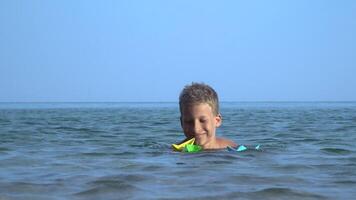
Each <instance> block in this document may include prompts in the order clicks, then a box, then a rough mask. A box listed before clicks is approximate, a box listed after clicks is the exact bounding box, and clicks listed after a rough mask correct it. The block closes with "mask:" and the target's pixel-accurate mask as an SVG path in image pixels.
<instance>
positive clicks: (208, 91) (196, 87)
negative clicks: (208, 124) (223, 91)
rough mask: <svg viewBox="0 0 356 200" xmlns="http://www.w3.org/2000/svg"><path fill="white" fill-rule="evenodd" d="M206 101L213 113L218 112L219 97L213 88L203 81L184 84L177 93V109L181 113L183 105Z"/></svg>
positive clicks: (216, 113)
mask: <svg viewBox="0 0 356 200" xmlns="http://www.w3.org/2000/svg"><path fill="white" fill-rule="evenodd" d="M200 103H207V104H208V105H209V106H210V107H211V108H212V110H213V114H214V115H218V114H219V98H218V94H217V93H216V92H215V90H214V89H213V88H212V87H210V86H209V85H206V84H204V83H194V82H193V83H192V84H190V85H186V86H185V87H184V88H183V90H182V92H181V93H180V95H179V109H180V113H181V114H182V110H183V107H185V106H190V105H195V104H200Z"/></svg>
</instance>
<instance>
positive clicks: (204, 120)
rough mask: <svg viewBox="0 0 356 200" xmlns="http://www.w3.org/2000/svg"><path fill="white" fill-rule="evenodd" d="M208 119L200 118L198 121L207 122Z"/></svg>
mask: <svg viewBox="0 0 356 200" xmlns="http://www.w3.org/2000/svg"><path fill="white" fill-rule="evenodd" d="M207 121H208V120H207V119H201V120H200V123H205V122H207Z"/></svg>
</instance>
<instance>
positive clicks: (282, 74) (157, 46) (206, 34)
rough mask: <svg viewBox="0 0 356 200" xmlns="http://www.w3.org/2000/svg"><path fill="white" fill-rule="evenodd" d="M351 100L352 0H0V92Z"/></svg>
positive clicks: (355, 41)
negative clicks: (186, 89) (196, 88)
mask: <svg viewBox="0 0 356 200" xmlns="http://www.w3.org/2000/svg"><path fill="white" fill-rule="evenodd" d="M192 81H195V82H205V83H207V84H210V85H212V86H213V87H214V88H215V89H216V90H217V92H218V93H219V95H220V99H221V100H222V101H355V100H356V89H355V88H356V1H354V0H341V1H337V0H333V1H328V0H312V1H310V0H295V1H285V0H281V1H273V0H272V1H265V0H261V1H257V0H252V1H238V0H231V1H208V0H194V1H188V0H177V1H167V0H162V1H154V0H150V1H144V0H142V1H135V0H127V1H124V0H118V1H114V0H113V1H79V0H75V1H72V0H68V1H62V0H58V1H55V0H53V1H52V0H51V1H39V0H38V1H31V0H22V1H18V0H2V1H0V102H13V101H16V102H23V101H24V102H28V101H36V102H38V101H39V102H42V101H105V102H107V101H177V98H178V95H179V92H180V90H181V89H182V87H183V86H184V85H186V84H188V83H191V82H192Z"/></svg>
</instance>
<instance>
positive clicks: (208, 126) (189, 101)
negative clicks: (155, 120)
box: [179, 83, 237, 149]
mask: <svg viewBox="0 0 356 200" xmlns="http://www.w3.org/2000/svg"><path fill="white" fill-rule="evenodd" d="M179 108H180V113H181V117H180V122H181V126H182V128H183V131H184V135H185V136H186V137H187V138H186V139H185V140H184V141H182V142H181V143H183V142H185V141H188V140H190V139H192V138H195V141H194V143H195V144H197V145H200V146H201V147H202V148H203V149H222V148H226V147H227V146H231V147H236V146H237V145H236V143H234V142H233V141H231V140H228V139H224V138H218V137H216V135H215V131H216V128H217V127H219V126H220V125H221V123H222V117H221V114H220V113H219V99H218V95H217V93H216V92H215V90H214V89H213V88H211V87H210V86H208V85H206V84H203V83H192V84H191V85H187V86H185V87H184V89H183V91H182V92H181V94H180V96H179Z"/></svg>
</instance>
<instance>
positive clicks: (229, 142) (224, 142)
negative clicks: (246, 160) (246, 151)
mask: <svg viewBox="0 0 356 200" xmlns="http://www.w3.org/2000/svg"><path fill="white" fill-rule="evenodd" d="M216 141H217V143H218V145H219V147H220V148H226V147H227V146H230V147H237V144H236V143H235V142H234V141H232V140H229V139H226V138H216Z"/></svg>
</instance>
